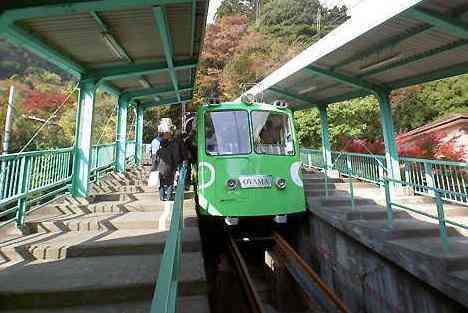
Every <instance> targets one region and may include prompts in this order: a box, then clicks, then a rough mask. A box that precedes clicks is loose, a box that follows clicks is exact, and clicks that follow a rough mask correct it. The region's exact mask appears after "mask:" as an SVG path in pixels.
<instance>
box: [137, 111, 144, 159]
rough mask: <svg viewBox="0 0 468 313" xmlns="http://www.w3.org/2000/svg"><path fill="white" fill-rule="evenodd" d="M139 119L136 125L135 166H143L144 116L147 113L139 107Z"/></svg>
mask: <svg viewBox="0 0 468 313" xmlns="http://www.w3.org/2000/svg"><path fill="white" fill-rule="evenodd" d="M136 110H137V117H136V123H135V164H136V165H141V164H142V163H143V116H144V113H145V110H144V108H141V107H138V108H137V109H136Z"/></svg>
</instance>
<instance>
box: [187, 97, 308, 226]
mask: <svg viewBox="0 0 468 313" xmlns="http://www.w3.org/2000/svg"><path fill="white" fill-rule="evenodd" d="M195 121H196V136H197V139H196V141H197V146H198V152H197V153H198V155H197V157H198V167H197V187H198V188H197V198H198V206H199V212H200V214H201V215H202V216H205V217H206V216H211V217H218V218H220V217H221V218H224V221H225V222H226V224H228V225H233V224H234V225H235V224H237V223H238V222H239V219H242V218H246V217H259V216H262V217H271V218H272V219H273V220H274V221H275V222H277V223H286V222H287V216H289V215H290V214H294V213H301V212H304V211H305V197H304V189H303V181H302V172H301V165H302V162H301V159H300V153H299V145H298V141H297V137H296V133H295V131H294V126H293V122H292V112H291V110H290V109H288V108H287V104H286V103H285V102H281V101H276V102H275V103H274V104H273V105H270V104H265V103H256V102H254V101H250V99H249V98H248V97H243V98H242V101H241V102H240V103H219V102H218V103H216V102H212V103H210V104H207V105H204V106H201V107H199V108H198V110H197V112H196V118H195Z"/></svg>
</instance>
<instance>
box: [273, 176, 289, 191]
mask: <svg viewBox="0 0 468 313" xmlns="http://www.w3.org/2000/svg"><path fill="white" fill-rule="evenodd" d="M275 185H276V187H278V189H284V188H286V185H287V183H286V180H285V179H284V178H281V177H278V178H277V179H276V181H275Z"/></svg>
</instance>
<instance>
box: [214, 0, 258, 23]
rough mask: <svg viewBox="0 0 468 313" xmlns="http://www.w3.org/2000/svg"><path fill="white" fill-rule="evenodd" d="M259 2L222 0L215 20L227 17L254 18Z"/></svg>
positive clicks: (256, 0)
mask: <svg viewBox="0 0 468 313" xmlns="http://www.w3.org/2000/svg"><path fill="white" fill-rule="evenodd" d="M260 1H261V0H224V1H223V2H222V3H221V5H220V6H219V7H218V9H217V10H216V20H217V21H218V20H222V19H223V18H225V17H227V16H245V17H247V18H252V17H253V16H255V11H256V6H257V4H259V3H260Z"/></svg>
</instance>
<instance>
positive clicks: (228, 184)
mask: <svg viewBox="0 0 468 313" xmlns="http://www.w3.org/2000/svg"><path fill="white" fill-rule="evenodd" d="M226 187H228V189H230V190H234V189H236V188H237V179H234V178H229V179H228V180H227V182H226Z"/></svg>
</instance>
